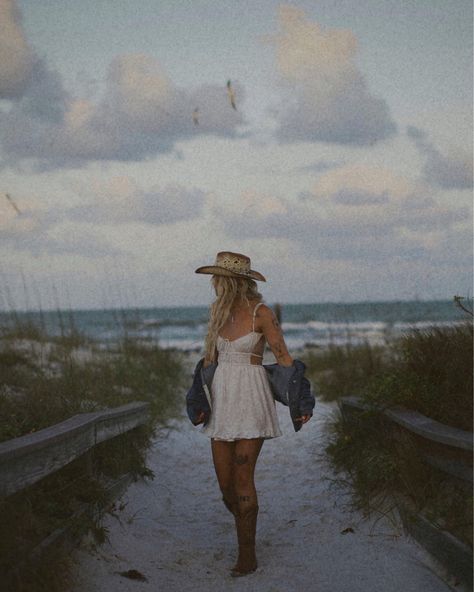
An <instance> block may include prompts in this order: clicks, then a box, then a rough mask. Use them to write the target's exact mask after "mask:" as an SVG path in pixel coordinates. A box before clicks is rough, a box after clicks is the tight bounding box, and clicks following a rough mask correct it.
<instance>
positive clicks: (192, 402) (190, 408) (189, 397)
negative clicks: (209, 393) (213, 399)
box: [186, 359, 211, 425]
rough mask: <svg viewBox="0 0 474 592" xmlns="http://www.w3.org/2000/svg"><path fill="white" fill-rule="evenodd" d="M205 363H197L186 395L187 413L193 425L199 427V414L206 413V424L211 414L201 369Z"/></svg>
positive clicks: (201, 361)
mask: <svg viewBox="0 0 474 592" xmlns="http://www.w3.org/2000/svg"><path fill="white" fill-rule="evenodd" d="M203 362H204V360H203V359H201V360H199V362H198V363H197V365H196V367H195V369H194V374H193V382H192V385H191V388H190V389H189V390H188V392H187V394H186V412H187V414H188V417H189V419H190V421H191V423H193V425H198V423H197V418H198V417H199V413H200V412H201V411H204V414H205V417H204V424H206V423H207V421H208V419H209V417H210V413H211V407H210V405H209V401H208V400H207V397H206V393H205V390H204V385H203V381H202V373H201V369H202V365H203Z"/></svg>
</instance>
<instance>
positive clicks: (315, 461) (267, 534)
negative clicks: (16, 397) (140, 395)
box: [71, 400, 460, 592]
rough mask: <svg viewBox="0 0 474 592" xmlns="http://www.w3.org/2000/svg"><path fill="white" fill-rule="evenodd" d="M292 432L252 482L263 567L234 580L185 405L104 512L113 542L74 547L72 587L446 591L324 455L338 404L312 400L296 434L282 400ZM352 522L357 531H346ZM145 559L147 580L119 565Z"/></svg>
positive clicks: (210, 478)
mask: <svg viewBox="0 0 474 592" xmlns="http://www.w3.org/2000/svg"><path fill="white" fill-rule="evenodd" d="M277 409H278V417H279V420H280V425H281V428H282V430H283V432H284V436H282V437H280V438H276V439H274V440H268V441H266V442H265V443H264V445H263V448H262V451H261V453H260V457H259V459H258V462H257V467H256V473H255V481H256V487H257V492H258V496H259V506H260V512H259V516H258V525H257V557H258V561H259V567H258V569H257V571H256V572H255V573H253V574H250V575H248V576H246V577H241V578H232V577H231V576H230V575H229V570H230V568H231V567H232V565H233V564H234V562H235V558H236V549H237V541H236V534H235V527H234V521H233V517H232V516H231V514H230V513H229V512H228V511H227V509H226V508H225V506H224V504H223V503H222V501H221V494H220V491H219V488H218V485H217V481H216V477H215V473H214V467H213V465H212V459H211V456H210V441H209V439H208V438H207V437H206V436H204V435H203V434H201V433H200V429H201V428H200V427H197V428H196V427H193V426H192V424H191V423H190V422H189V420H188V419H187V416H185V415H184V414H183V417H182V418H181V419H180V420H176V421H175V422H174V428H175V429H170V430H168V432H167V433H166V434H162V435H160V436H159V437H158V438H157V439H156V440H155V442H154V445H153V447H152V448H151V449H150V451H149V460H148V465H149V466H150V467H151V468H152V469H153V471H155V474H156V477H155V480H154V481H151V482H147V483H144V482H140V483H134V484H132V485H131V486H130V487H129V489H128V491H127V492H126V493H125V494H124V495H123V496H122V498H121V500H122V502H124V503H126V506H125V508H124V509H123V510H122V511H120V512H117V517H114V516H112V515H110V514H107V515H106V516H105V517H104V520H103V525H104V526H106V527H107V528H108V529H109V538H110V541H109V542H106V543H105V544H104V545H102V546H101V547H99V548H98V549H97V550H96V551H89V550H88V548H87V544H86V543H87V540H86V539H85V540H84V543H83V546H82V548H80V549H78V550H77V551H75V552H74V559H75V561H76V564H75V565H76V567H75V568H74V573H73V577H74V585H73V587H72V588H71V591H72V592H116V591H127V592H128V591H129V590H130V591H132V590H133V591H135V590H153V591H154V592H158V591H159V592H174V591H175V590H176V591H177V590H181V591H183V592H188V591H190V592H191V591H192V592H201V591H202V592H204V591H206V592H222V590H235V591H241V590H242V591H243V590H245V591H246V592H253V591H255V592H256V591H258V592H293V591H295V592H296V591H313V590H314V591H320V592H359V591H360V592H372V591H373V592H382V591H383V592H400V590H403V592H419V591H420V590H423V591H427V592H438V591H439V592H442V591H443V592H444V591H446V590H451V589H455V590H458V591H459V590H460V588H459V587H456V588H451V587H450V586H448V585H447V584H445V583H444V582H443V581H442V580H441V579H440V577H439V576H438V575H436V573H435V571H434V570H433V563H432V561H431V559H430V558H429V556H428V555H427V554H426V553H425V551H424V550H423V549H422V548H421V547H420V546H419V545H418V544H416V543H415V542H413V541H412V540H411V539H409V538H407V537H405V536H404V535H403V533H402V532H401V531H400V530H397V529H396V528H395V527H394V526H393V525H392V524H391V523H390V522H388V521H384V520H380V521H378V523H377V524H376V526H375V527H373V523H374V520H371V521H370V522H367V521H365V522H363V521H362V518H361V516H359V515H356V514H354V513H350V512H349V511H347V509H344V506H345V505H346V504H347V498H344V499H343V498H342V496H341V492H340V491H339V492H338V491H336V489H335V488H334V487H331V485H330V481H329V480H327V479H326V477H331V476H332V474H331V472H330V469H329V468H328V467H327V466H326V464H325V463H324V462H323V459H322V458H320V457H318V454H319V453H320V452H321V450H322V442H323V439H324V433H323V425H324V422H325V417H326V416H327V415H328V414H329V413H331V412H332V410H333V409H334V406H330V405H327V404H324V403H321V402H320V401H319V400H317V402H316V407H315V415H314V416H313V418H312V419H311V421H309V422H308V423H307V424H306V425H305V426H303V429H302V430H301V431H300V432H298V433H295V432H294V431H293V427H292V425H291V423H290V417H289V412H288V409H287V408H286V407H284V406H283V405H281V404H279V403H278V404H277ZM348 526H352V528H353V529H354V533H347V534H341V530H343V529H344V528H346V527H348ZM129 569H137V570H139V571H140V572H142V573H143V574H144V575H145V576H146V577H147V578H148V582H140V581H133V580H129V579H127V578H124V577H122V576H120V575H118V574H117V573H115V572H118V571H125V570H129Z"/></svg>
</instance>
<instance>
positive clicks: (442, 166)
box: [407, 126, 473, 189]
mask: <svg viewBox="0 0 474 592" xmlns="http://www.w3.org/2000/svg"><path fill="white" fill-rule="evenodd" d="M407 135H408V137H409V138H411V140H413V142H414V144H415V146H416V147H417V148H418V150H419V151H420V154H421V155H422V156H423V157H424V158H425V164H424V167H423V173H424V175H425V178H426V180H427V181H428V182H429V183H431V184H432V185H435V186H438V187H441V188H443V189H472V187H473V161H472V151H471V152H470V153H469V152H468V151H465V150H461V149H456V150H451V151H450V152H449V153H448V154H442V153H441V152H440V151H439V150H438V148H436V146H435V145H434V144H433V143H432V142H430V141H429V140H428V139H427V135H426V133H425V132H424V131H423V130H421V129H419V128H417V127H413V126H410V127H408V129H407Z"/></svg>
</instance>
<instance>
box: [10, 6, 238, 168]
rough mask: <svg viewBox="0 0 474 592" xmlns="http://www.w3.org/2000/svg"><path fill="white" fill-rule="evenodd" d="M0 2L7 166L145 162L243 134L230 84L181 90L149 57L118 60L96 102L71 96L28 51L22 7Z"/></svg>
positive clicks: (37, 166) (55, 166) (113, 64)
mask: <svg viewBox="0 0 474 592" xmlns="http://www.w3.org/2000/svg"><path fill="white" fill-rule="evenodd" d="M0 2H2V3H1V4H0V17H1V16H4V18H5V22H4V23H2V25H1V26H2V27H3V29H4V31H5V35H4V38H3V40H2V38H1V36H0V98H1V97H4V98H6V99H9V100H10V105H9V107H8V108H6V109H4V110H2V111H1V112H0V135H1V138H2V150H3V166H8V165H10V166H17V165H18V164H19V163H20V162H21V161H23V160H24V159H29V162H30V163H31V164H32V165H33V168H34V169H35V170H38V171H44V170H48V169H54V168H60V167H82V166H84V164H86V163H87V162H89V161H93V160H119V161H142V160H145V159H147V158H149V157H151V156H154V155H156V154H158V153H160V152H170V151H172V150H173V148H174V144H175V142H177V141H179V140H183V139H189V138H196V137H198V136H200V135H209V134H211V135H216V136H223V137H235V136H238V135H239V132H238V131H237V128H238V126H239V125H240V124H242V123H244V119H243V116H242V114H241V111H240V110H239V111H236V110H234V109H233V108H232V107H231V105H230V103H229V100H228V97H227V89H226V86H225V81H223V83H222V85H221V86H218V85H215V84H214V85H207V84H202V85H201V86H199V87H198V88H196V89H193V90H188V89H185V88H179V87H177V86H176V85H174V84H173V82H172V81H171V79H170V78H169V77H168V75H167V74H166V72H164V70H163V68H162V66H161V64H160V62H159V61H158V60H157V59H156V58H154V57H152V56H149V55H145V54H127V55H119V56H117V57H115V58H114V59H113V60H112V62H111V64H110V65H109V69H108V73H107V78H106V85H105V91H104V94H103V96H102V97H101V98H100V99H99V100H98V101H95V102H93V101H91V100H88V99H84V98H81V97H73V96H70V94H69V93H68V92H67V91H66V90H65V89H64V87H63V83H62V80H61V78H60V76H59V74H58V73H57V72H56V71H54V70H53V69H51V68H50V67H49V66H48V65H47V64H46V63H45V62H44V60H42V59H38V58H37V57H36V56H35V55H34V53H33V52H32V51H31V50H30V49H29V46H28V45H27V41H26V39H25V35H24V32H23V29H22V27H21V19H20V13H19V10H18V8H16V7H15V5H14V4H13V3H12V2H10V1H6V0H0ZM2 13H3V15H2ZM2 32H3V30H2ZM233 88H234V92H235V94H236V96H237V98H238V102H239V104H242V102H243V101H244V99H245V93H244V89H243V87H242V85H241V84H240V83H239V82H238V81H233ZM195 109H198V118H197V122H195V121H194V120H193V112H194V110H195Z"/></svg>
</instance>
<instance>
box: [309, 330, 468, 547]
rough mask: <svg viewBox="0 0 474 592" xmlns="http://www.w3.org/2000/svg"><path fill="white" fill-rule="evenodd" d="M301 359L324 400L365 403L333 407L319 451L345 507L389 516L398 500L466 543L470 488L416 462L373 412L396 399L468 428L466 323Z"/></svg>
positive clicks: (398, 433)
mask: <svg viewBox="0 0 474 592" xmlns="http://www.w3.org/2000/svg"><path fill="white" fill-rule="evenodd" d="M305 362H306V363H307V365H308V371H309V374H310V376H311V378H312V379H313V381H314V383H315V386H316V390H317V392H318V393H319V394H321V396H322V398H323V399H325V400H337V399H338V398H339V397H341V396H346V395H356V396H358V397H360V399H361V401H362V402H363V403H365V404H366V405H367V406H368V408H367V409H366V410H364V411H354V412H351V413H349V412H346V413H344V414H343V413H342V409H341V408H340V406H339V413H336V414H335V415H334V418H333V419H332V421H331V422H330V423H329V424H328V425H327V432H328V437H329V441H328V444H327V447H326V450H325V452H326V453H327V454H328V456H329V459H330V461H331V463H332V465H333V467H334V469H335V471H336V474H337V475H338V476H337V477H336V479H335V484H336V485H339V486H341V487H342V488H346V487H347V485H350V486H351V490H352V498H351V505H352V506H353V507H354V508H355V509H358V510H360V511H362V512H363V513H364V514H365V515H368V514H370V513H371V512H372V511H376V512H379V513H381V514H383V515H390V514H391V510H393V509H394V508H395V507H396V506H397V500H398V501H401V500H403V501H404V502H405V503H408V504H409V506H410V507H411V508H412V509H413V510H414V511H416V512H421V513H422V514H423V515H424V516H425V517H427V518H428V519H429V520H430V521H431V522H432V523H434V524H436V525H437V526H439V527H441V528H444V529H446V530H448V531H450V532H451V533H453V534H454V535H455V536H457V537H458V538H459V539H460V540H463V541H464V542H465V543H467V544H469V545H470V546H471V547H472V513H473V496H472V490H471V488H470V487H466V485H468V484H465V483H463V482H461V481H458V480H456V479H454V478H452V477H448V476H447V475H446V474H445V473H443V472H441V471H440V470H437V469H434V468H433V467H431V466H430V465H428V464H426V463H425V462H423V460H422V458H421V456H420V453H419V450H420V448H419V444H420V442H419V441H417V440H418V439H417V437H415V436H413V435H411V434H408V433H407V432H406V431H403V430H400V429H398V428H395V427H394V426H393V424H391V423H390V422H389V421H387V420H386V419H385V418H384V416H383V414H382V413H381V411H383V410H384V409H387V408H389V407H392V406H394V405H400V406H403V407H406V408H410V409H414V410H416V411H418V412H420V413H422V414H424V415H426V416H428V417H431V418H432V419H435V420H437V421H439V422H441V423H444V424H448V425H450V426H453V427H456V428H459V429H463V430H468V431H472V414H473V403H472V392H473V382H472V377H473V325H472V320H470V319H469V320H467V321H466V322H463V323H461V324H460V325H458V326H453V327H445V328H440V327H431V328H428V329H425V330H419V329H412V330H411V331H409V332H407V333H406V334H404V335H403V336H402V337H401V338H399V339H397V340H395V341H393V342H392V343H390V344H387V346H386V347H384V348H380V347H370V346H369V345H368V344H364V345H362V346H346V347H332V348H330V349H329V350H328V351H327V352H323V353H322V354H314V353H311V354H309V355H308V356H306V359H305Z"/></svg>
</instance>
